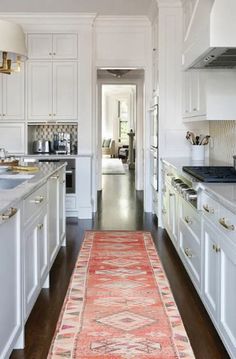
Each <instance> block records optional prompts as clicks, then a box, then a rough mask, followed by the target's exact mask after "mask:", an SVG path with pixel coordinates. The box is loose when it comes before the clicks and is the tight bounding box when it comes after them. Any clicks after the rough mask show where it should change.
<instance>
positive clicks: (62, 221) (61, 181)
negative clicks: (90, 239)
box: [59, 170, 66, 243]
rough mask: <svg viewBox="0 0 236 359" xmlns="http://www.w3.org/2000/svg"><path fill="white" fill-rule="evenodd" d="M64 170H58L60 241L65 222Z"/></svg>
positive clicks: (62, 239) (63, 237) (64, 229)
mask: <svg viewBox="0 0 236 359" xmlns="http://www.w3.org/2000/svg"><path fill="white" fill-rule="evenodd" d="M65 183H66V181H65V171H64V170H60V174H59V238H60V243H62V242H63V241H64V240H65V238H66V226H65V224H66V222H65V218H66V217H65V196H66V186H65Z"/></svg>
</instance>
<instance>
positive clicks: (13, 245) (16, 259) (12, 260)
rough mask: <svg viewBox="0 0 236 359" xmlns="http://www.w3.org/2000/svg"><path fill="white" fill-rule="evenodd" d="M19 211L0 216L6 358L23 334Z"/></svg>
mask: <svg viewBox="0 0 236 359" xmlns="http://www.w3.org/2000/svg"><path fill="white" fill-rule="evenodd" d="M20 241H21V226H20V210H19V208H17V207H16V208H10V209H9V211H6V212H4V213H1V214H0V264H1V271H0V287H1V295H0V309H1V310H0V358H1V359H7V358H9V356H10V353H11V351H12V349H13V348H14V347H15V345H16V341H17V339H18V337H19V335H20V333H21V331H22V327H23V325H22V311H21V308H22V275H21V273H22V270H21V267H22V260H21V258H22V253H21V242H20Z"/></svg>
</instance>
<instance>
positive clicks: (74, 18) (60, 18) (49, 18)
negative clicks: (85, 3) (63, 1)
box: [0, 12, 97, 25]
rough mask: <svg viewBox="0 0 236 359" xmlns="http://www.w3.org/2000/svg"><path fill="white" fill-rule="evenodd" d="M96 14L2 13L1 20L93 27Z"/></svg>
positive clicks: (28, 23)
mask: <svg viewBox="0 0 236 359" xmlns="http://www.w3.org/2000/svg"><path fill="white" fill-rule="evenodd" d="M96 16H97V14H96V13H71V12H68V13H66V12H63V13H61V12H58V13H55V12H53V13H51V12H47V13H46V12H28V13H21V12H16V13H13V12H4V13H0V19H4V20H9V21H15V22H17V21H18V22H20V23H24V24H26V25H34V24H35V25H39V24H40V25H60V24H61V25H66V24H69V25H72V24H75V25H92V24H93V23H94V20H95V18H96Z"/></svg>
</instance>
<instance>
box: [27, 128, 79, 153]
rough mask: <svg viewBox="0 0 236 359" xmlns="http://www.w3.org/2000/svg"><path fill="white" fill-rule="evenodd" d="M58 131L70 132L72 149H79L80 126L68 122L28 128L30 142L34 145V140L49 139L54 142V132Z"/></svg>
mask: <svg viewBox="0 0 236 359" xmlns="http://www.w3.org/2000/svg"><path fill="white" fill-rule="evenodd" d="M58 132H68V133H70V134H71V143H72V146H71V148H72V149H77V142H78V126H77V125H69V124H68V125H67V124H63V125H61V124H56V125H34V126H30V127H29V128H28V133H29V144H31V145H32V142H33V141H37V140H42V139H44V140H49V141H52V142H53V134H54V133H58Z"/></svg>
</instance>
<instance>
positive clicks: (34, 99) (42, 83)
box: [27, 61, 53, 121]
mask: <svg viewBox="0 0 236 359" xmlns="http://www.w3.org/2000/svg"><path fill="white" fill-rule="evenodd" d="M27 91H28V120H30V121H40V120H52V118H53V116H52V63H51V62H43V61H40V62H39V61H34V62H29V63H28V90H27Z"/></svg>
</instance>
